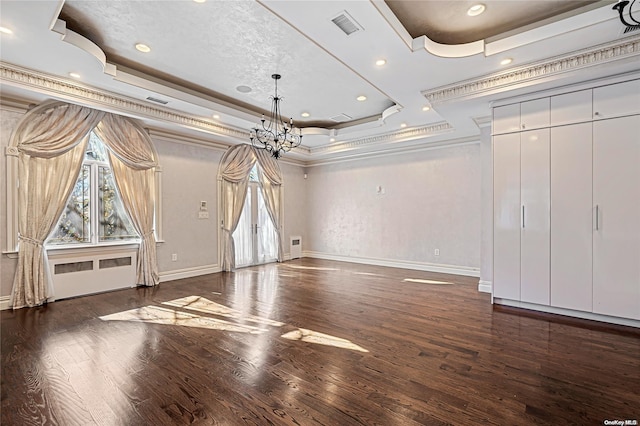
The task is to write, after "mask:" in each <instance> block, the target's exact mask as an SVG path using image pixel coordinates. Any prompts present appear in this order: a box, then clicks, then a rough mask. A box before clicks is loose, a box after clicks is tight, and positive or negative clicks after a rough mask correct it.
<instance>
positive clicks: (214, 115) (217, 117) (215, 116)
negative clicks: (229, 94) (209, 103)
mask: <svg viewBox="0 0 640 426" xmlns="http://www.w3.org/2000/svg"><path fill="white" fill-rule="evenodd" d="M194 1H195V0H194ZM213 118H214V119H216V120H217V119H219V118H220V116H219V115H218V114H213Z"/></svg>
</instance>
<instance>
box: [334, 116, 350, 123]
mask: <svg viewBox="0 0 640 426" xmlns="http://www.w3.org/2000/svg"><path fill="white" fill-rule="evenodd" d="M331 120H333V121H335V122H336V123H342V122H345V121H349V120H351V117H349V116H348V115H347V114H338V115H334V116H333V117H331Z"/></svg>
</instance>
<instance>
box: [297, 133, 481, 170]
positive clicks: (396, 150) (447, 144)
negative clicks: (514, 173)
mask: <svg viewBox="0 0 640 426" xmlns="http://www.w3.org/2000/svg"><path fill="white" fill-rule="evenodd" d="M479 143H480V136H469V137H464V138H456V139H446V140H443V141H436V142H430V143H428V144H417V145H416V144H414V145H401V146H398V147H393V148H389V149H385V150H382V151H375V152H350V153H345V155H338V156H334V157H330V158H325V159H319V160H313V159H312V160H310V161H308V162H307V163H306V166H307V167H315V166H326V165H329V164H336V163H344V162H347V161H358V160H368V159H370V158H379V157H385V158H388V157H389V156H390V155H403V154H410V153H417V152H423V151H431V150H434V149H444V148H453V147H457V146H465V145H475V144H479Z"/></svg>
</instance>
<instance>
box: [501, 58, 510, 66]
mask: <svg viewBox="0 0 640 426" xmlns="http://www.w3.org/2000/svg"><path fill="white" fill-rule="evenodd" d="M511 62H513V59H511V58H504V59H503V60H501V61H500V65H509V64H510V63H511Z"/></svg>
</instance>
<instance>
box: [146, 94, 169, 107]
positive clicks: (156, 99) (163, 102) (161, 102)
mask: <svg viewBox="0 0 640 426" xmlns="http://www.w3.org/2000/svg"><path fill="white" fill-rule="evenodd" d="M147 100H148V101H151V102H155V103H157V104H162V105H166V104H168V103H169V101H163V100H162V99H158V98H154V97H152V96H148V97H147Z"/></svg>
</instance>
